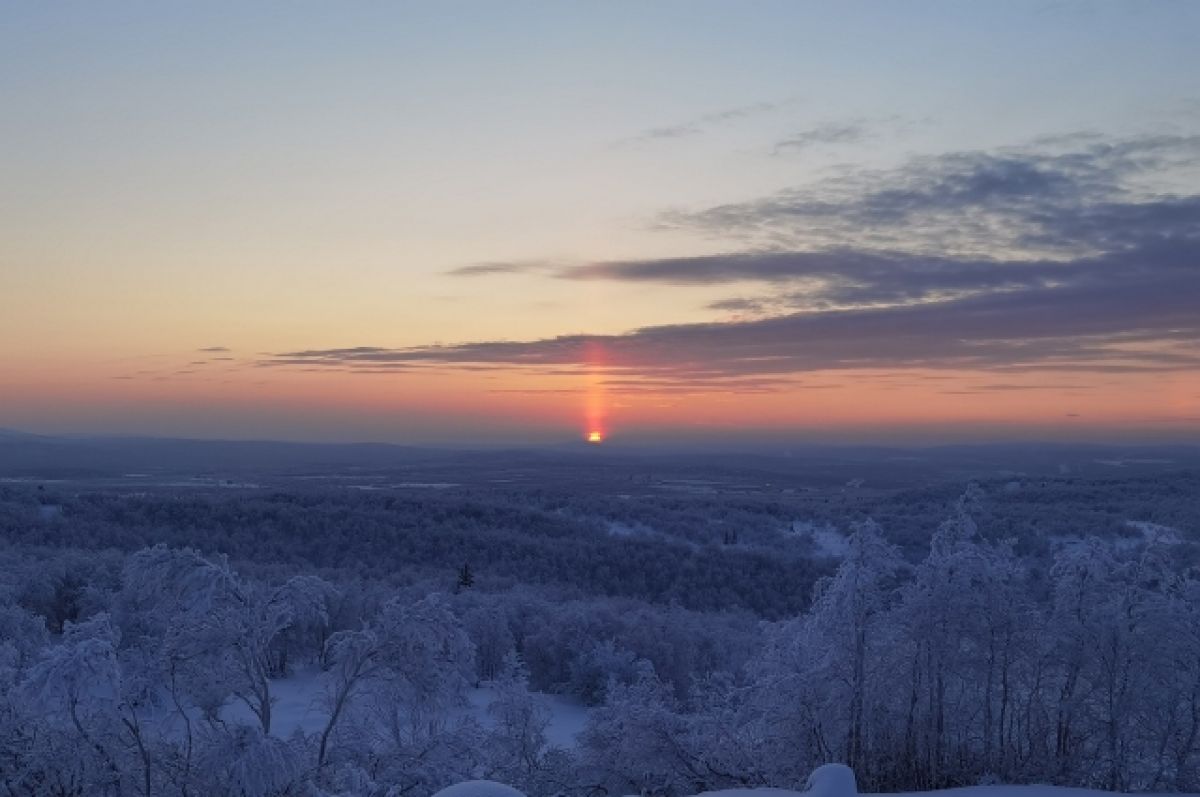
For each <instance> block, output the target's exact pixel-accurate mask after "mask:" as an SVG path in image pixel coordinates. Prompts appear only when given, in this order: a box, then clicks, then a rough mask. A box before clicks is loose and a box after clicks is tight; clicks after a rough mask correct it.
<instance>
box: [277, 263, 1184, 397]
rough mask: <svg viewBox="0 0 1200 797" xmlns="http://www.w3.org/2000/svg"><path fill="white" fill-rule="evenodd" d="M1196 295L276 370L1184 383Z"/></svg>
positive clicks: (923, 312) (1082, 289)
mask: <svg viewBox="0 0 1200 797" xmlns="http://www.w3.org/2000/svg"><path fill="white" fill-rule="evenodd" d="M1197 254H1200V253H1197V252H1193V256H1195V255H1197ZM1191 262H1193V263H1196V262H1200V261H1197V260H1193V261H1191ZM1198 295H1200V269H1197V268H1195V267H1194V266H1193V267H1192V268H1190V269H1183V268H1180V269H1175V270H1170V271H1168V272H1167V273H1166V274H1161V275H1158V276H1157V277H1156V278H1153V279H1141V280H1136V279H1125V280H1117V281H1109V280H1105V279H1093V280H1084V281H1080V282H1078V283H1076V284H1073V285H1070V286H1053V287H1045V288H1040V287H1039V288H1031V289H1026V290H1012V291H1000V292H993V293H983V294H978V295H972V296H966V297H962V298H957V299H950V300H944V301H933V302H921V303H915V304H904V305H888V306H876V307H861V308H848V309H835V310H824V311H814V310H805V311H800V312H794V313H790V314H786V315H781V316H772V317H767V318H762V319H756V320H751V321H741V322H726V323H720V322H713V323H700V324H680V325H670V326H654V327H646V328H643V329H638V330H634V331H632V332H629V333H627V334H623V335H565V336H559V337H554V338H544V339H540V340H530V341H483V342H473V343H463V344H457V345H436V346H419V347H412V348H404V349H379V348H374V347H372V348H369V349H367V350H365V351H363V350H345V349H342V350H337V349H332V350H325V351H309V352H291V353H285V354H281V355H279V357H278V358H277V360H278V361H280V362H283V363H297V362H306V363H309V364H318V365H336V366H342V367H351V368H355V367H378V365H379V364H380V363H384V362H386V363H390V364H393V365H435V364H436V365H439V366H449V367H455V366H458V365H468V364H486V365H490V366H502V367H507V368H518V369H520V368H534V369H546V368H560V369H561V368H568V369H569V368H576V369H579V371H580V372H582V370H583V369H584V368H586V367H587V364H588V363H589V357H590V353H591V352H594V351H596V350H602V351H603V352H604V353H605V362H606V363H608V364H609V365H608V366H607V369H608V370H609V371H610V372H611V373H617V374H625V375H649V376H655V377H657V378H661V379H669V380H676V381H683V380H694V379H700V378H710V379H737V378H743V377H749V376H767V375H776V376H781V375H789V374H792V375H794V374H803V373H806V372H812V371H825V370H855V369H880V368H882V369H906V368H922V369H982V370H988V369H991V370H998V371H1010V372H1017V371H1029V372H1036V371H1038V370H1043V369H1045V370H1056V371H1064V372H1066V371H1079V372H1101V373H1114V372H1155V371H1173V370H1192V369H1196V368H1200V354H1197V352H1200V313H1197V312H1196V306H1195V305H1196V301H1195V297H1196V296H1198ZM567 372H570V371H569V370H568V371H567Z"/></svg>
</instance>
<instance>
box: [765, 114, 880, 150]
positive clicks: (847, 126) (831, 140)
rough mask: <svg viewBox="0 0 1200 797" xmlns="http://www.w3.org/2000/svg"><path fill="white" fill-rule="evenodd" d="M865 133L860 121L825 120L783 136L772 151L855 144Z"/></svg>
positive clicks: (865, 130)
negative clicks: (822, 122)
mask: <svg viewBox="0 0 1200 797" xmlns="http://www.w3.org/2000/svg"><path fill="white" fill-rule="evenodd" d="M867 135H868V134H867V128H866V126H865V125H864V124H862V123H861V122H826V123H824V124H820V125H817V126H815V127H810V128H809V129H807V130H802V131H800V132H799V133H796V134H795V135H792V136H789V137H788V138H785V139H784V140H782V141H780V142H779V143H777V144H776V145H775V149H774V150H773V153H774V154H775V155H788V154H792V153H796V152H800V151H802V150H806V149H809V148H811V147H815V146H820V145H828V144H857V143H859V142H861V141H864V140H865V139H866V138H867Z"/></svg>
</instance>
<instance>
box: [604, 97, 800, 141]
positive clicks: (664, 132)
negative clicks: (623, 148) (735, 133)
mask: <svg viewBox="0 0 1200 797" xmlns="http://www.w3.org/2000/svg"><path fill="white" fill-rule="evenodd" d="M781 105H782V103H778V102H756V103H751V104H749V105H739V106H736V107H733V108H725V109H723V110H720V111H715V112H713V113H706V114H702V115H700V116H696V117H693V118H692V119H688V120H687V121H684V122H678V123H676V124H670V125H663V126H661V127H652V128H649V129H647V130H643V131H642V132H641V133H639V134H638V135H636V136H633V137H632V138H630V139H627V140H626V141H624V142H622V143H639V142H643V143H644V142H649V141H660V140H663V139H676V138H684V137H687V136H694V135H698V134H700V133H702V132H704V131H705V130H706V129H708V128H710V127H713V126H715V125H720V124H724V123H727V122H733V121H736V120H739V119H745V118H747V117H750V116H757V115H759V114H764V113H770V112H771V111H774V110H777V109H778V108H779V107H780V106H781Z"/></svg>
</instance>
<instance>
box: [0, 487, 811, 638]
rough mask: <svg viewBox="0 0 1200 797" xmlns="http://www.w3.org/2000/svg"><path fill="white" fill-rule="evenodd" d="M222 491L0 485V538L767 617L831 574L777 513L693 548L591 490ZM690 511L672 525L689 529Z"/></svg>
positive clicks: (794, 606) (801, 600)
mask: <svg viewBox="0 0 1200 797" xmlns="http://www.w3.org/2000/svg"><path fill="white" fill-rule="evenodd" d="M230 492H231V491H222V492H219V493H216V494H212V493H202V494H182V495H181V494H179V493H155V492H151V493H143V494H135V495H130V494H121V493H113V492H84V493H81V494H79V495H58V496H53V497H49V496H48V495H47V494H45V493H43V494H41V495H37V494H36V493H35V491H31V490H28V489H27V490H24V491H17V490H14V489H11V488H10V489H8V490H6V491H0V537H3V538H4V539H8V540H9V541H11V542H13V543H17V544H31V545H45V546H52V547H71V546H76V545H79V544H80V541H81V540H86V541H87V546H88V547H94V548H106V547H112V548H117V549H120V550H124V551H132V550H136V549H137V548H140V547H143V546H147V545H153V544H156V543H159V542H165V543H167V544H169V545H173V546H178V547H194V548H197V549H198V550H201V551H203V552H206V553H221V554H226V555H228V556H229V557H230V558H231V559H233V560H234V561H236V562H239V563H241V562H254V563H262V562H272V563H282V564H288V565H293V566H303V567H307V568H313V569H315V568H328V569H334V570H342V571H345V572H347V573H353V574H355V575H359V576H362V577H364V578H368V579H376V580H384V581H388V580H393V581H394V580H396V579H411V578H412V577H413V575H414V574H418V575H422V576H429V577H433V576H436V575H437V574H439V573H445V572H447V571H449V570H451V569H457V568H458V567H460V566H461V565H462V564H463V563H464V562H470V563H472V564H473V566H474V567H475V570H476V573H477V575H478V577H479V578H480V579H481V581H482V582H483V583H485V584H492V585H496V586H507V585H511V584H545V585H560V586H564V587H567V588H569V589H571V590H574V591H576V592H577V593H579V594H582V595H607V596H613V597H628V598H634V599H640V600H645V601H649V602H653V603H663V604H671V603H674V604H678V605H680V606H683V607H686V608H689V609H695V610H701V611H720V610H739V609H741V610H748V611H751V612H754V613H755V614H758V615H760V616H763V617H769V618H778V617H783V616H787V615H790V614H794V613H795V612H797V611H799V610H800V609H802V608H803V607H804V605H805V604H806V603H807V600H808V596H809V594H810V592H811V588H812V584H813V583H814V582H815V581H816V579H817V578H819V577H820V576H821V575H823V574H825V573H827V572H828V569H829V564H828V563H823V562H820V561H814V560H812V559H811V558H810V557H809V556H808V555H807V551H806V550H805V549H803V548H802V547H800V546H797V545H795V544H792V545H791V546H787V545H784V544H782V540H781V532H780V531H779V524H778V521H776V520H774V519H771V520H770V522H771V523H772V524H775V525H773V526H772V527H771V532H770V534H771V535H773V536H774V538H775V539H776V541H777V542H778V543H780V544H777V545H775V546H774V547H766V546H764V545H758V546H754V545H727V544H725V543H726V542H727V541H729V537H728V536H726V535H724V532H725V531H726V529H737V530H739V533H740V534H741V535H742V537H750V536H751V534H752V530H753V529H754V528H756V526H755V525H754V524H751V523H748V522H747V523H741V522H737V523H735V522H732V520H734V519H735V518H731V519H730V522H723V523H722V525H720V526H719V528H718V529H717V530H716V531H712V532H710V535H709V536H710V537H711V539H709V540H708V541H707V542H705V543H703V544H700V543H698V542H693V541H689V540H688V539H686V538H684V537H682V536H680V535H675V534H668V533H662V534H655V535H633V536H625V537H622V536H620V535H614V534H612V533H610V531H609V529H608V528H607V526H606V525H605V522H604V521H605V518H603V517H602V516H599V515H593V514H592V512H591V510H593V509H595V508H597V507H595V506H594V501H593V500H592V499H581V500H580V501H579V502H578V505H577V506H576V505H574V504H572V503H570V502H569V501H568V500H567V499H563V498H561V497H556V498H546V497H541V498H538V497H536V496H534V497H529V499H528V502H525V501H526V498H523V497H520V496H517V497H513V496H508V495H505V494H487V495H483V496H475V497H472V495H471V494H466V495H460V494H453V495H448V494H442V493H440V492H439V491H424V492H423V493H421V494H419V495H408V494H402V495H380V494H373V493H369V492H351V491H345V490H342V491H335V490H313V491H310V492H286V493H284V492H275V493H269V494H260V493H258V492H253V493H249V494H246V493H241V494H236V495H230ZM608 500H609V503H610V504H612V503H613V501H612V499H608ZM47 501H50V502H54V503H53V505H54V506H55V507H56V510H55V513H54V514H53V515H52V516H50V517H47V516H45V513H44V512H42V511H41V507H43V506H45V505H46V503H45V502H47ZM660 511H661V512H662V514H663V516H666V515H670V514H673V513H677V512H678V511H682V508H678V509H675V510H673V509H672V508H671V507H666V508H663V509H662V510H660ZM618 517H619V516H618ZM659 519H660V520H663V519H664V518H659ZM740 519H741V520H745V518H744V517H740ZM686 520H687V517H686V516H685V518H684V520H682V521H680V522H681V523H683V524H684V525H688V526H689V527H690V525H691V524H689V523H687V522H686ZM664 522H665V521H664ZM760 522H762V521H760ZM668 530H669V528H668ZM762 533H763V534H766V533H767V532H765V531H764V532H762ZM739 541H740V538H739Z"/></svg>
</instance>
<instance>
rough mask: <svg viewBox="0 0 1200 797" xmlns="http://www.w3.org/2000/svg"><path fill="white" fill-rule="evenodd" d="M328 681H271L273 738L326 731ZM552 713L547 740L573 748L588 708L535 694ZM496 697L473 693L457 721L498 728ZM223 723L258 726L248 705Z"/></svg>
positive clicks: (309, 675)
mask: <svg viewBox="0 0 1200 797" xmlns="http://www.w3.org/2000/svg"><path fill="white" fill-rule="evenodd" d="M324 690H325V681H324V677H323V674H322V673H321V672H320V671H309V672H303V673H298V674H296V675H292V676H289V677H287V678H276V679H272V681H271V735H272V736H276V737H278V738H280V739H286V738H288V737H289V736H291V735H292V733H293V732H294V731H296V730H301V731H304V732H305V733H319V732H320V731H321V730H322V729H323V728H324V727H325V721H326V720H327V719H328V718H329V712H328V711H327V710H326V708H325V703H324V696H325V691H324ZM535 694H537V696H538V697H539V698H540V699H541V700H542V702H543V704H544V705H545V706H546V708H547V709H549V711H550V725H549V726H548V727H547V728H546V739H547V741H548V742H549V743H550V745H551V746H553V747H559V748H563V749H571V748H574V747H575V746H576V744H577V741H576V737H577V736H578V735H579V733H580V732H582V731H583V728H584V725H586V724H587V718H588V708H587V707H586V706H584V705H583V704H582V703H580V702H578V701H575V700H572V699H571V698H568V697H564V696H562V695H547V694H542V693H535ZM495 697H496V693H495V690H494V689H492V688H491V687H489V686H483V687H480V688H477V689H471V690H469V691H468V693H467V705H466V706H463V707H462V708H460V709H458V710H457V711H456V712H455V715H454V717H455V719H459V718H464V719H465V718H471V719H474V720H475V721H476V722H478V723H479V724H480V725H482V726H483V727H485V728H490V727H492V725H494V724H495V719H494V718H493V717H492V715H491V714H489V713H488V704H490V703H491V702H492V701H493V700H494V699H495ZM221 719H223V720H225V721H226V722H236V723H239V724H242V725H257V724H258V718H257V717H255V716H254V715H253V714H252V713H251V712H250V709H249V708H248V707H247V706H246V704H245V703H242V702H241V701H235V702H230V703H227V704H226V705H225V706H224V707H223V708H222V709H221Z"/></svg>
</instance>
